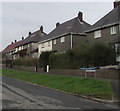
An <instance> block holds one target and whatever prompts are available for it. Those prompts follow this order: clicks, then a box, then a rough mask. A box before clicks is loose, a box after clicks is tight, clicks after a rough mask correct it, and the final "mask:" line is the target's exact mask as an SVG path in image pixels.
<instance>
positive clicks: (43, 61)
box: [39, 51, 52, 68]
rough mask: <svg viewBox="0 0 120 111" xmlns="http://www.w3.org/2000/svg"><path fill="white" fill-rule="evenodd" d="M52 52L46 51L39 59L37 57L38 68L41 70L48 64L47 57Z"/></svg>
mask: <svg viewBox="0 0 120 111" xmlns="http://www.w3.org/2000/svg"><path fill="white" fill-rule="evenodd" d="M51 53H52V52H50V51H46V52H42V53H41V55H40V57H39V67H40V68H43V67H45V66H46V65H48V64H49V56H50V54H51Z"/></svg>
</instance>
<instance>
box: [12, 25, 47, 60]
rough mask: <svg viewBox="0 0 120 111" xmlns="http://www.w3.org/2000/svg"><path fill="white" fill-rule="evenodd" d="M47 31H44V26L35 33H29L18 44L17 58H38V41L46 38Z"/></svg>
mask: <svg viewBox="0 0 120 111" xmlns="http://www.w3.org/2000/svg"><path fill="white" fill-rule="evenodd" d="M45 35H46V33H45V32H43V26H41V27H40V30H37V31H35V32H33V33H31V32H29V35H28V37H27V38H26V39H24V40H23V42H22V43H21V44H19V45H17V46H16V51H15V53H14V54H15V55H16V59H17V58H20V57H32V58H38V42H40V41H42V40H43V39H45V38H44V37H45Z"/></svg>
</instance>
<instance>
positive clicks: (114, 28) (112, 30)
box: [110, 26, 116, 35]
mask: <svg viewBox="0 0 120 111" xmlns="http://www.w3.org/2000/svg"><path fill="white" fill-rule="evenodd" d="M110 31H111V35H112V34H116V27H115V26H113V27H111V28H110Z"/></svg>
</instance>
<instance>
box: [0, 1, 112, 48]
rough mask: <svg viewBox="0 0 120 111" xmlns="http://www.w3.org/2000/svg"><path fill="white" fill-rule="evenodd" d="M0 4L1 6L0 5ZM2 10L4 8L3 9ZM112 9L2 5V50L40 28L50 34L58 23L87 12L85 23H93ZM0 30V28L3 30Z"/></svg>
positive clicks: (90, 4)
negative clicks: (80, 12)
mask: <svg viewBox="0 0 120 111" xmlns="http://www.w3.org/2000/svg"><path fill="white" fill-rule="evenodd" d="M0 5H1V3H0ZM0 8H1V7H0ZM112 9H113V3H112V2H78V3H77V2H75V3H70V2H67V3H66V2H65V3H62V2H61V3H59V2H56V3H55V2H50V3H48V2H46V3H42V2H21V3H20V2H3V3H2V17H1V16H0V19H1V18H2V22H0V26H2V32H0V34H1V33H2V48H1V49H0V50H2V49H4V48H5V47H6V46H7V45H9V44H10V43H11V42H12V41H14V40H17V41H19V40H21V38H22V36H24V37H25V38H26V37H27V35H28V32H29V31H31V32H34V31H36V30H38V29H39V27H40V26H41V25H43V27H44V31H45V32H46V33H49V32H50V31H52V30H53V29H54V28H55V24H56V22H60V23H63V22H65V21H67V20H70V19H72V18H74V17H76V16H77V14H78V12H79V11H82V12H83V13H84V20H85V21H86V22H88V23H90V24H94V23H95V22H96V21H98V20H99V19H100V18H101V17H103V16H104V15H105V14H107V13H108V12H110V11H111V10H112ZM0 28H1V27H0Z"/></svg>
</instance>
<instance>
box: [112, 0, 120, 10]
mask: <svg viewBox="0 0 120 111" xmlns="http://www.w3.org/2000/svg"><path fill="white" fill-rule="evenodd" d="M113 5H114V8H116V7H117V6H118V5H120V0H115V1H114V3H113Z"/></svg>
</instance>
